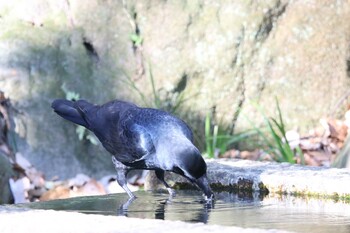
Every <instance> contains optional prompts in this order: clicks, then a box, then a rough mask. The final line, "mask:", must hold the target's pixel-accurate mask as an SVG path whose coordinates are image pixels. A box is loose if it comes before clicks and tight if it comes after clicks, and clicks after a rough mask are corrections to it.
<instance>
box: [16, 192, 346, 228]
mask: <svg viewBox="0 0 350 233" xmlns="http://www.w3.org/2000/svg"><path fill="white" fill-rule="evenodd" d="M135 194H136V195H137V196H138V198H137V199H135V200H134V201H132V202H128V196H127V195H126V194H124V193H123V194H113V195H105V196H93V197H78V198H71V199H65V200H55V201H49V202H38V203H30V204H23V205H21V206H24V207H30V208H34V209H54V210H65V211H76V212H81V213H87V214H102V215H125V216H128V217H134V218H150V219H167V220H181V221H186V222H203V223H206V224H217V225H225V226H237V227H249V228H253V227H254V228H263V229H283V230H289V231H295V232H322V233H323V232H337V233H343V232H344V233H349V232H350V204H346V203H342V202H334V201H333V200H320V199H302V198H297V197H290V196H289V197H288V196H282V197H271V196H270V197H264V198H263V197H261V196H259V194H253V195H248V196H247V195H239V194H231V193H217V194H216V201H215V203H214V204H213V206H212V205H210V204H207V203H206V202H205V201H204V199H203V197H202V196H201V193H200V192H196V191H178V192H177V195H176V196H175V197H173V198H169V195H168V194H167V193H153V192H143V191H140V192H136V193H135Z"/></svg>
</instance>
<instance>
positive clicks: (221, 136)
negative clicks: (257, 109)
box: [204, 113, 256, 158]
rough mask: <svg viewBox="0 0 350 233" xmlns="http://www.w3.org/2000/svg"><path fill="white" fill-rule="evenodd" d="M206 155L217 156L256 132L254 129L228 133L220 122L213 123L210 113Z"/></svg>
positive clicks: (206, 119) (206, 125) (206, 118)
mask: <svg viewBox="0 0 350 233" xmlns="http://www.w3.org/2000/svg"><path fill="white" fill-rule="evenodd" d="M204 127H205V128H204V134H205V154H204V155H205V157H207V158H217V157H218V155H219V154H223V153H224V152H226V151H227V149H228V148H229V147H230V146H231V145H232V144H233V143H236V142H239V141H241V140H243V139H246V138H247V137H249V136H252V135H254V134H256V132H255V131H254V130H247V131H245V132H241V133H238V134H234V135H231V134H227V133H226V132H225V130H222V129H221V127H219V125H218V124H214V125H212V122H211V116H210V114H209V113H208V114H207V115H206V117H205V126H204Z"/></svg>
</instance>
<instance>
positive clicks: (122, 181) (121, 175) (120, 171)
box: [112, 156, 136, 199]
mask: <svg viewBox="0 0 350 233" xmlns="http://www.w3.org/2000/svg"><path fill="white" fill-rule="evenodd" d="M112 161H113V164H114V167H115V170H116V171H117V182H118V184H119V185H120V186H121V187H122V188H123V189H124V190H125V192H127V194H128V195H129V197H130V199H135V198H136V196H135V195H134V194H133V193H132V192H131V191H130V189H129V188H128V186H127V182H126V175H127V173H128V172H129V170H130V168H128V167H127V166H125V165H124V164H122V163H121V162H119V161H118V160H116V158H115V157H114V156H112Z"/></svg>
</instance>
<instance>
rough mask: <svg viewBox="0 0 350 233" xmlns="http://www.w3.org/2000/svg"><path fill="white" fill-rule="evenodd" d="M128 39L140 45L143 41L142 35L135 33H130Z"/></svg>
mask: <svg viewBox="0 0 350 233" xmlns="http://www.w3.org/2000/svg"><path fill="white" fill-rule="evenodd" d="M130 40H131V41H132V43H133V44H134V45H135V46H140V45H141V44H142V42H143V38H142V36H140V35H138V34H136V33H133V34H131V35H130Z"/></svg>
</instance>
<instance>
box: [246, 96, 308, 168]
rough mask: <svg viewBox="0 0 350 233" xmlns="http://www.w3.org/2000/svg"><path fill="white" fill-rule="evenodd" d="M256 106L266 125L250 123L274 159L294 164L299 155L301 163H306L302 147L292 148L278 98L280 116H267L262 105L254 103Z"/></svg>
mask: <svg viewBox="0 0 350 233" xmlns="http://www.w3.org/2000/svg"><path fill="white" fill-rule="evenodd" d="M254 106H255V108H256V109H258V110H259V112H260V113H261V115H262V116H263V118H264V123H265V126H266V127H264V128H259V127H257V126H256V125H255V124H254V123H252V122H251V121H250V123H251V124H252V125H253V127H254V129H255V131H256V132H257V133H258V134H259V135H260V136H261V138H262V139H263V142H264V144H265V145H266V147H267V149H266V150H267V152H268V153H269V154H271V155H273V156H274V159H275V160H276V161H278V162H288V163H292V164H294V163H295V162H296V161H295V157H296V156H297V155H299V156H300V160H301V163H302V164H304V157H303V153H302V151H301V149H300V147H299V146H297V147H296V148H295V149H292V148H291V146H290V144H289V142H288V140H287V137H286V127H285V123H284V121H283V117H282V112H281V108H280V106H279V102H278V100H277V98H276V108H277V114H278V116H277V117H276V118H274V117H267V116H266V114H265V112H264V111H263V110H262V109H261V107H259V106H258V105H257V104H254ZM265 131H267V132H265Z"/></svg>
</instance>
